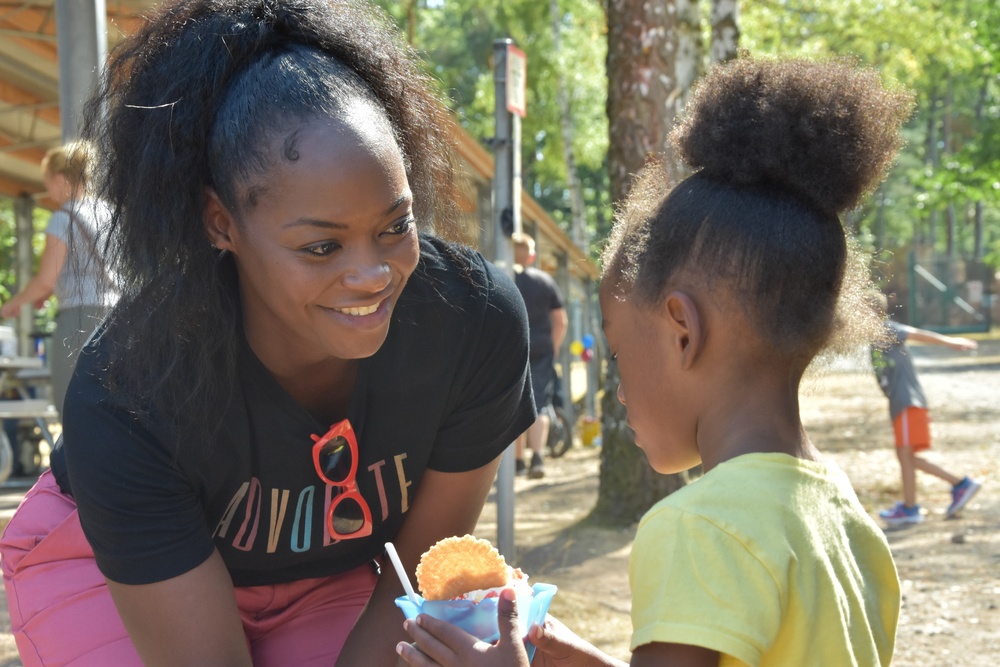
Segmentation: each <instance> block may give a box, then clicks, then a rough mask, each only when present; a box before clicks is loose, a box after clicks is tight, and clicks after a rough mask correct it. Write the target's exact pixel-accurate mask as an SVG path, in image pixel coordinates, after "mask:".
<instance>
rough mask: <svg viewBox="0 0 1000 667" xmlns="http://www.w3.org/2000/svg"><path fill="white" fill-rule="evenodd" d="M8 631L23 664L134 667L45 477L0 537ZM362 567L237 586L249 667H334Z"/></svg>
mask: <svg viewBox="0 0 1000 667" xmlns="http://www.w3.org/2000/svg"><path fill="white" fill-rule="evenodd" d="M0 567H2V569H3V583H4V586H5V588H6V590H7V604H8V606H9V608H10V624H11V631H12V632H13V634H14V638H15V640H16V641H17V650H18V652H19V653H20V654H21V660H22V661H23V663H24V667H35V666H36V665H44V666H46V667H53V666H55V665H70V664H72V665H73V667H91V666H92V667H109V666H111V665H113V666H114V667H141V666H142V661H141V660H140V659H139V656H138V654H137V653H136V650H135V647H134V646H133V645H132V641H131V640H130V639H129V637H128V633H127V632H126V631H125V627H124V626H123V625H122V621H121V618H120V617H119V616H118V611H117V610H116V609H115V606H114V603H113V602H112V600H111V594H110V592H109V591H108V587H107V584H106V583H105V581H104V576H103V575H102V574H101V573H100V571H99V570H98V569H97V563H96V562H95V561H94V553H93V551H92V550H91V549H90V545H89V544H88V543H87V540H86V538H85V537H84V535H83V530H82V529H81V528H80V519H79V516H78V515H77V511H76V503H74V502H73V499H72V498H71V497H69V496H66V495H64V494H63V493H62V492H61V491H60V490H59V486H58V485H57V484H56V481H55V478H54V477H53V476H52V473H51V472H48V471H46V472H45V473H44V474H43V475H42V476H41V477H40V478H39V480H38V482H37V483H36V484H35V486H34V487H33V488H32V489H31V490H30V491H29V492H28V494H27V495H26V496H25V497H24V500H23V501H21V505H20V506H19V507H18V509H17V512H16V513H15V514H14V517H13V519H11V522H10V524H9V525H8V526H7V528H6V530H5V531H4V533H3V537H2V538H0ZM375 581H376V575H375V571H374V569H373V568H372V567H371V566H368V565H365V566H363V567H359V568H357V569H355V570H351V571H350V572H346V573H344V574H340V575H337V576H333V577H325V578H322V579H306V580H303V581H296V582H292V583H288V584H278V585H274V586H251V587H243V588H237V589H236V602H237V604H238V606H239V609H240V614H241V616H242V619H243V629H244V631H245V632H246V636H247V644H248V646H249V647H250V651H251V654H252V656H253V664H254V665H255V666H257V667H270V666H278V665H281V666H285V665H296V666H297V667H305V666H307V665H309V666H311V665H323V666H324V667H328V666H329V665H333V664H334V663H335V662H336V660H337V656H338V655H339V654H340V650H341V648H342V647H343V645H344V642H345V640H346V639H347V635H348V633H349V632H350V630H351V628H352V627H353V626H354V621H355V620H356V619H357V617H358V615H359V614H360V613H361V609H362V607H364V605H365V603H366V602H367V601H368V598H369V596H370V595H371V592H372V589H373V588H374V587H375Z"/></svg>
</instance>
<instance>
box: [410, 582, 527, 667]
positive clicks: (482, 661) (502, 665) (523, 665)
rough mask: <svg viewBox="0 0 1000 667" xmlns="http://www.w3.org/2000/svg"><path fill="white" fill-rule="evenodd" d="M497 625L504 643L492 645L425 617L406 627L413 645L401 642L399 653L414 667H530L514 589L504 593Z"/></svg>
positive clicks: (499, 603) (498, 609)
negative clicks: (519, 625)
mask: <svg viewBox="0 0 1000 667" xmlns="http://www.w3.org/2000/svg"><path fill="white" fill-rule="evenodd" d="M497 623H498V626H499V630H500V639H499V640H498V641H497V643H496V644H488V643H487V642H484V641H482V640H480V639H477V638H476V637H473V636H472V635H470V634H469V633H468V632H465V631H464V630H462V629H461V628H458V627H456V626H454V625H452V624H451V623H447V622H445V621H439V620H438V619H436V618H431V617H430V616H427V615H426V614H421V615H420V616H417V618H416V620H415V622H414V621H411V620H407V621H406V622H405V623H403V627H404V628H405V629H406V631H407V632H408V633H410V636H411V637H412V638H413V644H407V643H405V642H400V643H399V644H397V645H396V652H397V653H399V655H400V656H401V657H402V658H403V660H404V661H406V663H407V664H408V665H412V666H413V667H434V666H435V665H438V666H440V667H463V666H464V665H476V666H477V667H528V666H529V664H530V663H529V661H528V652H527V650H525V648H524V642H523V641H522V640H521V636H520V632H519V631H518V628H517V605H516V604H515V603H514V590H513V589H510V588H505V589H504V590H503V591H501V592H500V599H499V600H498V601H497Z"/></svg>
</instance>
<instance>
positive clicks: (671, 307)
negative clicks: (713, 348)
mask: <svg viewBox="0 0 1000 667" xmlns="http://www.w3.org/2000/svg"><path fill="white" fill-rule="evenodd" d="M663 314H664V315H665V317H666V319H667V326H668V327H669V329H670V331H671V332H672V334H673V338H672V340H671V341H670V344H671V345H672V346H674V348H675V351H676V352H677V353H678V355H679V356H680V359H681V368H682V369H683V370H688V369H690V368H691V367H692V366H694V362H695V360H696V359H697V358H698V355H699V354H700V353H701V350H702V347H703V345H704V342H705V330H704V326H703V324H704V323H703V322H702V319H701V315H700V314H699V312H698V307H697V306H696V305H695V302H694V299H692V298H691V297H690V296H689V295H688V294H686V293H685V292H671V293H670V294H668V295H667V298H666V299H665V300H664V303H663Z"/></svg>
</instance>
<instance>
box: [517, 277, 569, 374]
mask: <svg viewBox="0 0 1000 667" xmlns="http://www.w3.org/2000/svg"><path fill="white" fill-rule="evenodd" d="M514 283H515V284H516V285H517V289H518V291H519V292H520V293H521V297H522V298H523V299H524V305H525V308H527V310H528V330H529V331H530V332H531V333H530V336H531V356H532V357H533V358H534V357H541V356H543V355H550V354H552V353H553V349H552V311H553V310H559V309H560V308H564V307H565V306H564V305H563V298H562V293H561V292H560V291H559V286H558V285H557V284H556V281H555V280H553V279H552V276H550V275H549V274H547V273H545V272H544V271H542V270H541V269H536V268H535V267H533V266H526V267H524V270H523V271H518V272H517V273H516V274H514Z"/></svg>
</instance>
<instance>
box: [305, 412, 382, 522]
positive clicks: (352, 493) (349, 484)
mask: <svg viewBox="0 0 1000 667" xmlns="http://www.w3.org/2000/svg"><path fill="white" fill-rule="evenodd" d="M309 437H311V438H312V439H313V442H314V443H316V444H314V445H313V450H312V455H313V465H314V466H315V467H316V474H317V475H319V478H320V479H322V480H323V481H324V482H326V483H327V484H329V485H331V486H335V487H337V488H339V489H341V492H340V493H338V494H337V496H336V497H335V498H333V500H332V501H331V503H330V509H329V510H328V511H327V514H326V525H327V529H328V530H329V531H330V535H331V536H333V537H334V538H336V539H338V540H351V539H357V538H360V537H368V536H369V535H371V534H372V510H371V508H370V507H369V506H368V502H367V501H366V500H365V499H364V497H363V496H362V495H361V493H360V492H359V491H358V484H357V476H358V439H357V437H356V436H355V435H354V428H353V427H351V422H350V421H348V420H346V419H345V420H344V421H341V422H337V423H336V424H334V425H333V426H331V427H330V430H329V431H327V432H326V434H325V435H323V436H322V437H321V436H318V435H315V434H313V435H311V436H309Z"/></svg>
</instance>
